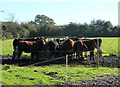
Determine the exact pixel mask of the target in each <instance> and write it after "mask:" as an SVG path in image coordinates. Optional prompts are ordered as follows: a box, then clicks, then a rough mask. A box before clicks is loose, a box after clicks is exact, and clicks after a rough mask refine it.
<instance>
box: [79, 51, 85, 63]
mask: <svg viewBox="0 0 120 87" xmlns="http://www.w3.org/2000/svg"><path fill="white" fill-rule="evenodd" d="M80 56H81V57H80V60H81V61H83V60H84V57H83V52H80Z"/></svg>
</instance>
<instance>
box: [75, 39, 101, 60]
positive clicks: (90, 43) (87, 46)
mask: <svg viewBox="0 0 120 87" xmlns="http://www.w3.org/2000/svg"><path fill="white" fill-rule="evenodd" d="M98 40H99V48H100V47H101V43H102V40H101V39H98ZM95 48H97V39H86V40H82V41H80V40H77V41H76V42H75V44H74V51H75V52H76V56H77V57H79V54H80V55H81V56H82V58H83V54H82V53H83V52H87V51H90V60H91V59H94V49H95ZM99 50H100V52H102V50H101V49H99ZM82 60H83V59H82Z"/></svg>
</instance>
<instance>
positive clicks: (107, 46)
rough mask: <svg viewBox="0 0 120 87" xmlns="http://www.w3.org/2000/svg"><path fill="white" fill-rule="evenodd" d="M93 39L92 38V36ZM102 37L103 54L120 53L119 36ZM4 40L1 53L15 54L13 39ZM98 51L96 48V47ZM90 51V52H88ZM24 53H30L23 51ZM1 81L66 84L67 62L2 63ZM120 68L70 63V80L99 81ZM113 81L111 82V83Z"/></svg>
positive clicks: (72, 81) (4, 82) (31, 83)
mask: <svg viewBox="0 0 120 87" xmlns="http://www.w3.org/2000/svg"><path fill="white" fill-rule="evenodd" d="M90 39H91V38H90ZM100 39H102V51H103V54H102V56H111V55H116V56H119V55H120V54H118V38H112V37H111V38H103V37H102V38H101V37H100ZM1 42H2V52H1V53H0V55H12V54H13V39H9V40H4V41H1ZM95 52H96V49H95ZM88 53H89V52H88ZM22 55H28V56H29V55H30V53H23V54H22ZM0 67H2V69H0V72H1V73H2V75H0V78H1V77H2V79H0V83H1V82H2V83H3V85H30V86H31V85H40V86H46V85H60V84H63V83H64V84H65V79H66V67H65V64H57V65H56V64H54V65H49V66H29V67H19V66H15V65H7V64H5V65H0ZM118 70H119V69H118V68H114V67H112V68H110V67H99V68H97V67H92V66H91V65H80V64H69V66H68V82H69V83H82V82H86V81H90V82H91V81H93V80H94V81H97V79H100V78H102V77H104V76H107V78H106V80H107V81H108V82H111V80H110V79H108V76H111V75H112V76H113V75H114V76H116V77H118V72H119V71H118ZM111 84H113V83H110V85H111Z"/></svg>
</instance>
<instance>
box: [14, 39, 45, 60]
mask: <svg viewBox="0 0 120 87" xmlns="http://www.w3.org/2000/svg"><path fill="white" fill-rule="evenodd" d="M45 43H46V42H45V40H44V39H42V38H40V39H15V40H14V41H13V48H14V52H13V57H12V58H13V59H15V57H16V56H17V58H20V56H21V54H22V52H26V53H31V58H33V57H35V56H36V57H39V52H40V51H42V49H43V46H44V44H45Z"/></svg>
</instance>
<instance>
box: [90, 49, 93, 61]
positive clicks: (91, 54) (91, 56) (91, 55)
mask: <svg viewBox="0 0 120 87" xmlns="http://www.w3.org/2000/svg"><path fill="white" fill-rule="evenodd" d="M90 60H94V50H92V51H90Z"/></svg>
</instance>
